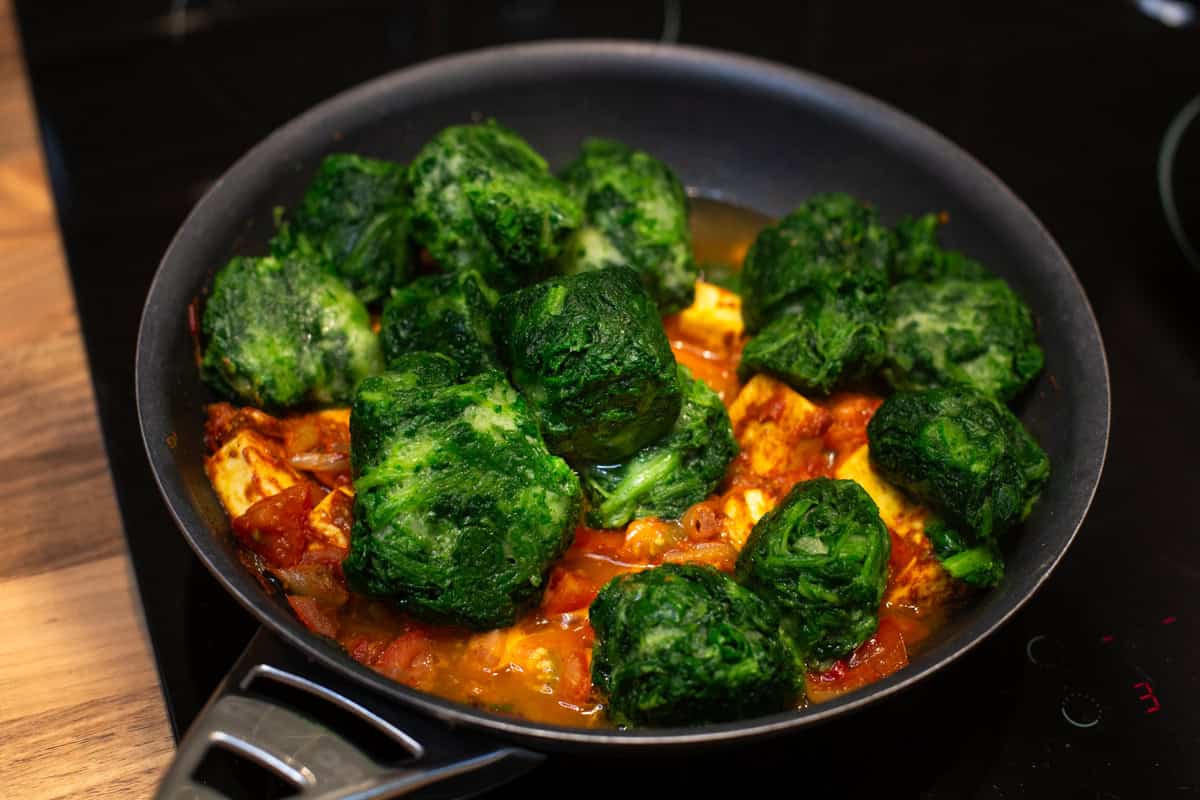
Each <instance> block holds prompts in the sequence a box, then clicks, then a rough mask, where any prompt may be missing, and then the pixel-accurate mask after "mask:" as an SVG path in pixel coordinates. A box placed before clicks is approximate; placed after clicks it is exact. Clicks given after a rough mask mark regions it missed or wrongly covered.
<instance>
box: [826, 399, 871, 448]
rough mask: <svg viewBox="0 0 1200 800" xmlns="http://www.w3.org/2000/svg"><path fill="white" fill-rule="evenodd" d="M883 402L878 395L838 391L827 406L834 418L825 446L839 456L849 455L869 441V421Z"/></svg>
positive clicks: (827, 432)
mask: <svg viewBox="0 0 1200 800" xmlns="http://www.w3.org/2000/svg"><path fill="white" fill-rule="evenodd" d="M882 403H883V401H882V400H881V399H880V398H878V397H871V396H869V395H863V394H850V393H838V394H835V395H834V396H833V397H831V398H829V401H828V403H826V404H825V405H826V407H827V408H828V409H829V413H830V414H831V416H832V418H833V422H832V423H831V424H830V426H829V428H828V430H826V431H825V447H826V448H828V449H830V450H832V451H834V452H835V453H837V454H838V455H839V456H844V455H849V454H850V453H851V452H853V451H854V450H857V449H858V448H859V447H861V446H862V445H864V444H866V443H867V423H868V422H870V421H871V417H873V416H874V415H875V411H876V409H878V408H879V406H880V405H881V404H882Z"/></svg>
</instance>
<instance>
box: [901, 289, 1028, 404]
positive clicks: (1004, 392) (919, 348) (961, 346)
mask: <svg viewBox="0 0 1200 800" xmlns="http://www.w3.org/2000/svg"><path fill="white" fill-rule="evenodd" d="M883 318H884V331H885V340H886V343H887V354H886V356H885V361H884V366H883V370H882V373H883V376H884V378H886V379H887V381H888V382H889V383H890V384H891V385H892V386H893V387H894V388H896V389H901V390H906V391H908V390H918V389H931V388H933V387H936V386H950V385H955V384H963V385H966V386H970V387H972V388H974V389H978V390H979V391H981V392H983V393H984V394H987V395H991V396H992V397H995V398H998V399H1000V400H1009V399H1011V398H1013V397H1014V396H1015V395H1016V394H1017V393H1018V392H1020V391H1021V389H1023V388H1024V387H1025V386H1026V385H1028V383H1029V382H1030V381H1031V380H1032V379H1033V378H1034V377H1035V376H1036V375H1037V374H1038V373H1039V372H1040V371H1041V369H1042V363H1043V357H1042V349H1041V348H1040V347H1038V345H1037V341H1036V338H1035V336H1034V330H1033V315H1032V314H1030V312H1029V308H1028V307H1027V306H1026V305H1025V304H1024V303H1023V302H1021V299H1020V298H1019V297H1017V296H1016V294H1014V293H1013V291H1012V289H1010V288H1009V287H1008V284H1006V283H1005V282H1004V281H1002V280H999V279H963V278H941V279H938V280H934V281H930V282H928V283H926V282H921V281H904V282H902V283H898V284H896V285H895V286H893V287H892V288H891V290H890V291H889V292H888V299H887V305H886V306H885V308H884V315H883Z"/></svg>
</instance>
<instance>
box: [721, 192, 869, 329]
mask: <svg viewBox="0 0 1200 800" xmlns="http://www.w3.org/2000/svg"><path fill="white" fill-rule="evenodd" d="M892 245H893V236H892V233H891V231H890V230H888V229H887V228H886V227H884V226H883V225H881V224H880V223H879V221H878V220H877V219H876V216H875V212H874V211H873V210H872V209H871V208H869V207H867V206H865V205H863V204H862V203H860V202H858V201H857V200H855V199H854V198H853V197H851V196H849V195H846V194H825V195H817V196H816V197H813V198H811V199H810V200H808V202H806V203H804V204H803V205H801V206H800V207H799V208H797V209H796V210H795V211H793V212H792V213H790V214H788V215H787V216H786V217H784V218H783V219H781V220H779V222H777V223H775V224H774V225H769V226H767V227H766V228H764V229H763V231H762V232H761V233H760V234H759V235H758V237H757V238H756V239H755V240H754V244H753V245H751V247H750V250H749V252H748V253H747V254H746V262H745V265H744V267H743V268H742V314H743V316H744V318H745V323H746V330H747V331H748V332H750V333H757V332H758V331H760V330H762V329H763V328H764V327H766V326H767V325H768V324H770V323H771V322H773V321H774V320H775V319H777V318H778V317H779V316H781V315H782V314H784V313H787V312H791V311H795V312H798V313H802V312H806V311H810V310H811V309H813V308H815V307H819V306H822V305H824V304H826V303H827V302H834V301H836V302H838V303H841V304H843V305H846V306H852V307H854V308H855V309H860V310H861V311H863V312H864V313H868V314H878V313H879V311H880V310H881V309H882V308H883V301H884V295H885V293H886V291H887V286H888V272H887V270H888V263H889V262H890V260H891V256H892Z"/></svg>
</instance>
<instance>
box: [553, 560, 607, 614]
mask: <svg viewBox="0 0 1200 800" xmlns="http://www.w3.org/2000/svg"><path fill="white" fill-rule="evenodd" d="M599 593H600V586H599V585H597V583H596V582H595V581H590V580H588V579H587V577H586V576H585V575H583V573H581V572H580V571H579V570H575V569H568V568H565V567H555V569H554V571H553V572H552V573H550V583H549V585H548V586H547V587H546V596H545V597H544V598H542V610H543V611H545V612H546V613H547V614H564V613H566V612H568V611H574V610H575V609H577V608H587V607H588V606H589V605H591V604H592V601H593V600H595V599H596V595H597V594H599Z"/></svg>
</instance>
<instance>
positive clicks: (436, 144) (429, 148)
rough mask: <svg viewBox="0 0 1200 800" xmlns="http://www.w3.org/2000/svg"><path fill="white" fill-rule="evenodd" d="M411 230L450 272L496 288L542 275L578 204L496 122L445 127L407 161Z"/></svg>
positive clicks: (578, 218) (576, 218) (575, 220)
mask: <svg viewBox="0 0 1200 800" xmlns="http://www.w3.org/2000/svg"><path fill="white" fill-rule="evenodd" d="M409 179H410V181H411V183H412V196H413V200H412V218H413V236H414V238H415V239H416V241H417V242H418V243H420V244H422V245H424V246H425V247H426V248H428V250H429V252H430V254H431V255H432V256H433V258H434V259H435V260H436V261H437V262H438V264H439V265H440V266H441V267H442V268H443V269H445V270H447V271H449V272H460V271H462V270H467V269H474V270H477V271H478V272H479V273H480V275H482V276H483V278H484V280H485V281H487V283H488V284H489V285H490V286H493V287H495V288H496V289H497V290H499V291H501V292H505V291H510V290H512V289H515V288H517V287H518V286H524V285H526V284H529V283H532V282H534V281H536V280H538V279H539V278H541V277H543V276H544V275H545V274H546V273H547V272H548V271H549V270H550V265H551V264H552V262H553V261H554V259H555V258H557V257H558V255H559V253H560V251H561V250H562V247H563V244H564V242H565V241H566V238H567V236H568V235H569V234H570V232H571V231H573V230H575V229H576V228H578V227H579V225H580V223H581V222H582V221H583V211H582V209H580V207H579V204H578V203H577V202H575V200H574V199H573V198H572V197H571V196H570V194H569V193H568V192H567V189H566V187H564V186H563V185H562V184H561V183H559V181H558V180H557V179H556V178H555V177H554V176H553V175H551V174H550V170H549V167H548V166H547V165H546V161H545V160H544V159H543V158H542V157H541V156H540V155H538V154H537V153H536V152H534V150H533V148H532V147H530V146H529V144H528V143H527V142H526V141H525V140H524V139H522V138H521V137H520V136H518V135H517V134H515V133H513V132H512V131H510V130H508V129H507V128H504V127H502V126H500V125H498V124H496V123H495V122H491V121H489V122H487V123H484V124H480V125H459V126H455V127H450V128H446V129H445V130H443V131H442V132H441V133H439V134H438V135H437V136H435V137H433V139H432V140H430V141H429V143H428V144H426V145H425V146H424V147H423V148H422V149H421V151H420V152H419V153H417V156H416V158H414V159H413V162H412V164H411V165H410V166H409Z"/></svg>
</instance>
